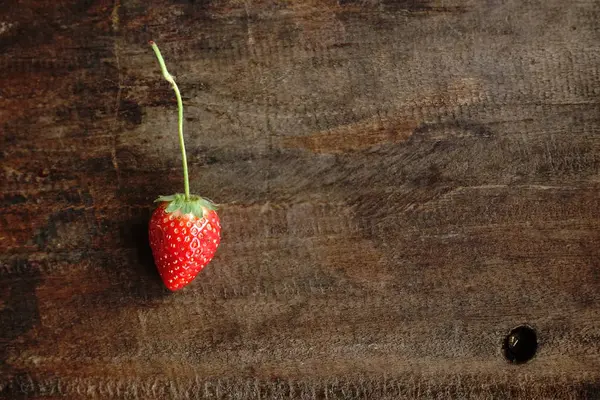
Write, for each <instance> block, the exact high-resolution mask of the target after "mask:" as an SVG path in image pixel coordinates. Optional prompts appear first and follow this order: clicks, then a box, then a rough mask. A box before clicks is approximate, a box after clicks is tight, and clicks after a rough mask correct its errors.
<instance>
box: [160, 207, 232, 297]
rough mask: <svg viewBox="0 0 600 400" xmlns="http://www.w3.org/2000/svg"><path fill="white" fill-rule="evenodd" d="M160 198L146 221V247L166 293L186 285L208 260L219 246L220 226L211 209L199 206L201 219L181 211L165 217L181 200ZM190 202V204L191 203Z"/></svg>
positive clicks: (216, 216)
mask: <svg viewBox="0 0 600 400" xmlns="http://www.w3.org/2000/svg"><path fill="white" fill-rule="evenodd" d="M181 196H183V195H180V198H179V199H177V195H176V196H173V197H174V199H172V200H171V201H170V203H169V199H168V198H161V199H160V200H161V201H162V202H161V204H160V205H159V206H158V208H157V209H156V210H155V211H154V213H153V214H152V218H151V219H150V229H149V234H150V246H151V247H152V254H153V255H154V260H155V262H156V265H157V267H158V272H159V274H160V276H161V278H162V280H163V282H164V283H165V285H166V286H167V287H168V288H169V289H170V290H178V289H181V288H183V287H184V286H186V285H187V284H188V283H190V282H191V281H192V280H194V278H195V277H196V275H198V273H199V272H200V271H201V270H202V268H204V267H205V266H206V264H208V263H209V262H210V260H212V258H213V256H214V255H215V252H216V251H217V247H218V246H219V243H220V242H221V222H220V221H219V216H218V215H217V213H216V212H215V211H214V209H213V208H212V207H211V205H210V204H208V206H204V207H203V206H202V205H200V204H202V202H203V201H204V202H206V200H200V199H198V200H196V201H198V202H199V204H198V205H197V207H200V210H199V211H200V212H201V213H202V214H203V215H204V216H203V217H200V218H199V217H197V216H196V215H194V213H184V212H182V210H181V209H178V210H176V211H174V212H171V213H169V212H168V211H167V209H168V208H169V207H170V206H171V207H172V206H173V204H176V203H177V202H181V201H184V198H182V197H181ZM192 201H194V200H192Z"/></svg>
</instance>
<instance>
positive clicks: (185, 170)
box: [149, 40, 190, 200]
mask: <svg viewBox="0 0 600 400" xmlns="http://www.w3.org/2000/svg"><path fill="white" fill-rule="evenodd" d="M149 43H150V45H151V46H152V50H154V54H156V58H158V63H159V64H160V70H161V71H162V74H163V76H164V77H165V79H166V80H167V81H168V82H169V83H170V84H171V86H172V87H173V90H174V91H175V96H176V97H177V109H178V111H179V124H178V125H179V146H180V147H181V159H182V161H183V185H184V188H185V199H186V200H189V199H190V179H189V177H188V166H187V157H186V155H185V142H184V141H183V101H182V100H181V93H179V88H178V87H177V84H176V83H175V78H173V76H172V75H171V74H170V73H169V71H167V66H166V65H165V60H164V59H163V57H162V55H161V54H160V50H159V49H158V46H157V45H156V43H154V42H153V41H152V40H151V41H150V42H149Z"/></svg>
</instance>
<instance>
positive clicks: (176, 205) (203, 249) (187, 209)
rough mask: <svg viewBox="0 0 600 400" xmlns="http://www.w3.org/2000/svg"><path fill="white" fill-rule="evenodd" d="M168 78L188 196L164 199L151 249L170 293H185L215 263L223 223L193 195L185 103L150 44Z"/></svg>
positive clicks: (151, 233)
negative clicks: (189, 173) (187, 146)
mask: <svg viewBox="0 0 600 400" xmlns="http://www.w3.org/2000/svg"><path fill="white" fill-rule="evenodd" d="M150 45H151V46H152V49H153V50H154V53H155V54H156V57H157V58H158V62H159V64H160V68H161V70H162V74H163V76H164V78H165V79H166V80H167V81H168V82H169V83H170V84H171V86H172V87H173V90H174V91H175V96H176V97H177V106H178V110H179V145H180V147H181V155H182V161H183V182H184V190H185V193H183V194H182V193H177V194H174V195H171V196H160V197H159V198H158V199H157V200H156V201H157V202H159V203H160V204H159V205H158V207H157V208H156V210H154V212H153V213H152V217H151V218H150V223H149V224H148V233H149V237H150V247H151V248H152V255H153V256H154V262H155V263H156V266H157V268H158V272H159V274H160V276H161V278H162V280H163V282H164V284H165V286H167V288H168V289H170V290H172V291H175V290H179V289H182V288H183V287H184V286H186V285H188V284H189V283H190V282H192V281H193V280H194V278H195V277H196V275H198V273H199V272H200V271H201V270H202V269H203V268H204V267H205V266H206V265H207V264H208V263H209V262H210V261H211V260H212V258H213V257H214V255H215V252H216V251H217V247H218V246H219V243H220V242H221V222H220V221H219V216H218V215H217V212H216V208H217V207H216V205H215V204H214V203H212V202H211V201H210V200H207V199H205V198H203V197H200V196H197V195H192V194H190V185H189V178H188V168H187V159H186V154H185V143H184V140H183V102H182V100H181V94H180V93H179V89H178V88H177V84H175V80H174V78H173V77H172V76H171V74H169V72H168V71H167V67H166V66H165V63H164V60H163V58H162V55H161V54H160V50H159V49H158V46H156V43H154V42H152V41H151V42H150Z"/></svg>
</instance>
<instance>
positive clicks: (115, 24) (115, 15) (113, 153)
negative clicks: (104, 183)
mask: <svg viewBox="0 0 600 400" xmlns="http://www.w3.org/2000/svg"><path fill="white" fill-rule="evenodd" d="M120 7H121V1H120V0H115V2H114V5H113V10H112V13H111V20H112V29H113V31H114V32H115V33H117V32H118V31H119V8H120ZM113 50H114V54H115V62H116V64H117V74H118V89H117V98H116V99H115V116H114V122H113V134H112V141H111V149H110V158H111V161H112V165H113V167H114V169H115V172H116V174H117V185H118V187H121V173H120V171H119V161H118V160H117V134H118V132H117V131H118V128H119V109H120V104H121V94H122V91H123V75H122V74H121V62H120V60H119V52H120V48H119V38H118V37H116V36H115V41H114V48H113Z"/></svg>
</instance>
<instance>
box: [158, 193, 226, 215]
mask: <svg viewBox="0 0 600 400" xmlns="http://www.w3.org/2000/svg"><path fill="white" fill-rule="evenodd" d="M154 201H155V202H157V203H167V206H166V207H165V212H167V213H174V212H176V211H179V212H180V213H181V214H192V215H193V216H195V217H196V218H204V216H205V214H207V213H208V212H209V211H214V210H216V209H217V205H216V204H215V203H213V202H212V201H210V200H208V199H205V198H204V197H201V196H197V195H194V194H192V195H189V197H188V196H186V195H185V194H183V193H176V194H173V195H170V196H159V197H158V199H156V200H154Z"/></svg>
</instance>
